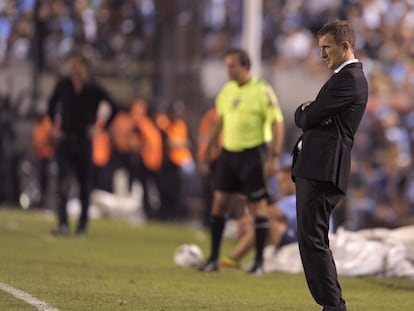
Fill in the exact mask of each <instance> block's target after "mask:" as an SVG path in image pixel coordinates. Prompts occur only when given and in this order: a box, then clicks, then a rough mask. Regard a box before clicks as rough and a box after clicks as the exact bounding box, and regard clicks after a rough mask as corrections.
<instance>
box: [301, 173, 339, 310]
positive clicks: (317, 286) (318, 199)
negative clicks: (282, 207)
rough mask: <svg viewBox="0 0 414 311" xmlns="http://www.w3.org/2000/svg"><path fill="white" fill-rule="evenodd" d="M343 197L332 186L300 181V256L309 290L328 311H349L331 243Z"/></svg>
mask: <svg viewBox="0 0 414 311" xmlns="http://www.w3.org/2000/svg"><path fill="white" fill-rule="evenodd" d="M342 196H343V194H342V192H340V191H339V190H338V188H336V187H335V186H334V185H333V184H332V183H329V182H320V181H315V180H310V179H303V178H296V197H297V200H296V212H297V221H298V243H299V251H300V256H301V259H302V265H303V269H304V272H305V277H306V281H307V283H308V287H309V290H310V292H311V294H312V296H313V298H314V299H315V301H316V302H317V303H318V304H320V305H321V306H323V307H324V309H323V310H324V311H344V310H346V307H345V301H344V300H343V299H342V291H341V287H340V285H339V282H338V276H337V272H336V266H335V261H334V259H333V256H332V252H331V250H330V248H329V239H328V232H329V219H330V216H331V212H332V210H333V209H334V207H335V205H336V204H337V203H338V201H339V200H340V199H341V197H342Z"/></svg>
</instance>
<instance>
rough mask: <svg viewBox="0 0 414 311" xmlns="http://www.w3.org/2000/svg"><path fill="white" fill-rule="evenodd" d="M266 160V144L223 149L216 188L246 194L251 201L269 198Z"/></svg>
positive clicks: (216, 178) (217, 168)
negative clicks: (235, 150)
mask: <svg viewBox="0 0 414 311" xmlns="http://www.w3.org/2000/svg"><path fill="white" fill-rule="evenodd" d="M265 160H266V145H264V144H263V145H260V146H257V147H254V148H251V149H245V150H243V151H240V152H233V151H228V150H225V149H223V150H222V152H221V153H220V156H219V158H218V161H217V166H216V169H215V189H216V190H219V191H222V192H225V193H241V194H244V195H245V196H246V197H247V199H248V200H249V201H259V200H261V199H263V198H268V197H269V193H268V187H267V181H266V178H265V175H264V163H265Z"/></svg>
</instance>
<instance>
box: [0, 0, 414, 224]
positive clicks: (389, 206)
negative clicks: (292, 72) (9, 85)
mask: <svg viewBox="0 0 414 311" xmlns="http://www.w3.org/2000/svg"><path fill="white" fill-rule="evenodd" d="M200 2H201V3H202V6H203V29H202V31H203V33H202V38H203V40H202V43H203V49H202V51H203V58H204V59H211V58H221V57H222V56H223V55H224V53H225V52H226V51H227V50H228V49H229V48H230V47H235V46H240V44H241V37H242V36H241V34H242V24H243V11H242V6H243V1H242V0H215V1H213V0H206V1H200ZM176 3H177V4H178V5H179V8H180V9H179V11H180V12H181V14H180V17H181V19H182V20H183V21H184V20H185V17H186V14H185V13H191V12H189V10H190V8H191V6H190V4H189V2H188V1H177V2H176ZM35 5H36V1H35V0H0V63H2V64H10V63H14V62H16V63H29V64H30V63H31V62H33V57H34V56H33V48H34V46H33V42H34V36H35V32H34V28H33V27H32V25H33V20H34V14H35V10H34V8H35ZM156 9H157V4H156V3H155V1H153V0H124V1H115V0H91V1H88V0H75V1H67V0H39V10H38V15H39V19H38V24H37V25H38V27H39V28H38V30H39V29H40V30H41V31H39V34H40V35H41V37H40V39H39V40H40V42H42V44H43V46H44V49H43V50H44V54H43V55H42V62H44V66H45V68H47V66H48V65H50V64H54V63H59V62H62V60H63V59H64V57H65V56H66V55H67V53H68V52H69V51H71V50H72V49H73V48H75V47H79V46H86V47H87V48H88V49H89V50H91V51H92V54H93V56H94V57H95V58H96V59H99V60H102V61H107V62H113V61H132V60H148V59H151V57H152V55H153V54H154V53H155V50H154V49H155V48H156V46H155V44H154V36H155V31H156V23H157V18H158V15H157V10H156ZM413 15H414V3H413V1H410V0H362V1H353V0H334V1H328V0H326V1H325V0H324V1H307V0H289V1H283V0H264V1H263V44H262V59H263V62H265V63H268V64H271V65H272V66H273V68H275V69H277V68H281V67H284V68H296V67H298V66H301V67H303V68H305V70H308V71H311V72H315V71H323V70H325V69H324V68H323V65H322V66H321V64H320V61H319V59H318V55H319V54H318V47H317V45H316V41H315V40H314V37H315V32H316V31H317V29H319V28H320V27H321V26H322V25H323V24H324V23H325V22H327V21H329V20H332V19H334V18H343V19H346V20H348V21H350V23H351V24H352V25H353V27H354V29H355V30H356V31H357V33H358V38H359V40H358V42H357V48H356V50H357V57H358V58H359V59H360V60H361V61H362V62H363V64H364V69H365V72H366V75H367V77H368V80H369V86H370V96H369V102H368V107H367V111H366V113H365V116H364V118H363V121H362V124H361V130H360V131H359V134H358V135H357V137H356V142H355V147H354V152H353V158H354V161H353V167H352V181H351V183H350V191H349V194H348V198H347V200H346V202H343V208H342V209H341V211H342V214H343V215H342V216H341V215H340V213H338V215H337V217H338V223H340V224H342V225H344V226H345V227H346V228H348V229H352V230H357V229H360V228H365V227H374V226H385V227H390V228H393V227H398V226H401V225H404V224H408V223H410V224H412V223H414V156H413V146H414V144H413V142H414V109H413V103H412V98H413V95H414V92H413V89H414V88H413V85H414V65H413V64H414V62H413V56H414V22H413V20H414V18H413ZM0 89H1V94H0V95H1V101H0V109H1V118H0V120H1V132H0V135H1V137H0V143H1V149H0V151H1V153H0V165H1V172H0V173H1V179H2V180H14V179H16V178H17V177H15V176H14V175H13V172H10V167H11V166H10V165H8V164H7V163H10V161H12V159H10V158H11V157H12V155H11V154H10V147H9V146H10V145H11V144H12V141H13V139H15V136H16V128H14V126H15V122H13V121H12V120H13V115H14V114H15V111H14V110H13V109H12V108H11V107H12V106H13V105H11V104H10V103H9V102H8V101H9V100H8V98H7V90H6V89H5V86H1V87H0ZM282 104H283V103H282ZM14 117H16V116H14ZM17 117H20V116H17ZM190 117H191V116H190ZM186 121H188V120H183V122H186ZM188 136H189V140H191V138H194V137H196V134H195V133H188ZM285 149H286V150H285V151H286V152H290V150H289V146H287V147H286V148H285ZM189 150H191V151H193V152H194V150H195V146H193V147H192V148H189ZM11 175H13V176H11ZM102 180H103V179H102ZM9 188H10V187H9ZM9 188H8V186H7V182H6V183H5V184H4V185H3V186H2V189H0V190H1V195H0V202H4V201H7V200H9V199H10V198H9V197H8V196H9V195H10V193H12V191H10V189H9ZM177 193H179V192H175V194H177ZM183 195H185V194H183ZM170 216H171V215H170ZM170 216H168V217H170ZM165 217H167V216H165Z"/></svg>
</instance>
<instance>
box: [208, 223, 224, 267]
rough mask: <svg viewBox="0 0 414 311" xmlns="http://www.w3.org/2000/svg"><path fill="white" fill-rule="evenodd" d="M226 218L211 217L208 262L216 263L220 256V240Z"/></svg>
mask: <svg viewBox="0 0 414 311" xmlns="http://www.w3.org/2000/svg"><path fill="white" fill-rule="evenodd" d="M225 224H226V218H225V217H224V216H216V215H211V217H210V233H211V252H210V260H214V261H217V260H218V258H219V255H220V246H221V239H222V236H223V231H224V226H225Z"/></svg>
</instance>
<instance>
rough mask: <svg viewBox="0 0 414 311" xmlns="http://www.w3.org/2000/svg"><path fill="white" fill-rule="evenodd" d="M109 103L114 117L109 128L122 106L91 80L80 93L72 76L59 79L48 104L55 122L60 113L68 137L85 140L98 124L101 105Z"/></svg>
mask: <svg viewBox="0 0 414 311" xmlns="http://www.w3.org/2000/svg"><path fill="white" fill-rule="evenodd" d="M102 101H106V102H107V103H108V104H109V105H110V106H111V114H110V116H109V118H108V119H107V121H106V124H105V128H107V127H108V126H109V125H110V124H111V122H112V120H113V119H114V117H115V115H116V113H117V112H118V104H117V102H116V101H115V100H114V99H113V98H112V96H111V95H110V94H109V93H108V92H107V91H106V90H105V88H104V87H102V86H101V85H100V84H99V83H98V82H97V81H95V80H89V81H88V82H87V83H86V84H85V86H84V87H83V89H82V91H81V92H80V93H76V92H75V88H74V86H73V84H72V81H71V79H70V78H69V77H62V78H60V79H59V80H58V82H57V84H56V86H55V88H54V90H53V92H52V94H51V96H50V98H49V102H48V114H49V116H50V118H51V120H52V121H53V122H56V116H57V115H58V114H59V115H60V119H61V131H62V133H63V136H64V137H71V138H74V139H85V138H87V137H88V130H89V129H90V128H91V127H92V126H93V125H94V124H95V122H96V118H97V111H98V107H99V104H100V103H101V102H102Z"/></svg>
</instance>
